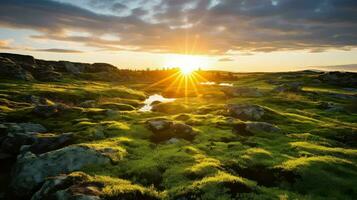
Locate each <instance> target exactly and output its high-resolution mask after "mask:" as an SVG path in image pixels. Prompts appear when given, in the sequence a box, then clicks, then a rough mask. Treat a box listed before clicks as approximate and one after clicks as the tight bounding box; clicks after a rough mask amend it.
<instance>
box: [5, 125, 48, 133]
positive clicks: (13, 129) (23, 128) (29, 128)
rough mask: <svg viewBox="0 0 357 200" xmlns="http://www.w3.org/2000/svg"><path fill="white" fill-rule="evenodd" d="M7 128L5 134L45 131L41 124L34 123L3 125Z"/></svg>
mask: <svg viewBox="0 0 357 200" xmlns="http://www.w3.org/2000/svg"><path fill="white" fill-rule="evenodd" d="M2 125H4V126H6V127H7V129H6V130H7V133H8V134H13V133H44V132H46V131H47V129H46V128H45V127H43V126H42V125H41V124H34V123H4V124H2Z"/></svg>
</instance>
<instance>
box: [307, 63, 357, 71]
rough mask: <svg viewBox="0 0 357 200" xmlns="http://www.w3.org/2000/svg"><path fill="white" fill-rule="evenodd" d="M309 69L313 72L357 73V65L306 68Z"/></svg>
mask: <svg viewBox="0 0 357 200" xmlns="http://www.w3.org/2000/svg"><path fill="white" fill-rule="evenodd" d="M308 68H309V69H314V70H324V71H349V72H357V64H349V65H329V66H313V67H308Z"/></svg>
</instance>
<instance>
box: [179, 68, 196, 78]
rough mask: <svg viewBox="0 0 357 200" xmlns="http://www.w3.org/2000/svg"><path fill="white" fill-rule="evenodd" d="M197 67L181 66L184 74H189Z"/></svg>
mask: <svg viewBox="0 0 357 200" xmlns="http://www.w3.org/2000/svg"><path fill="white" fill-rule="evenodd" d="M194 71H195V69H194V68H193V67H188V66H180V72H181V74H182V75H185V76H188V75H190V74H192V72H194Z"/></svg>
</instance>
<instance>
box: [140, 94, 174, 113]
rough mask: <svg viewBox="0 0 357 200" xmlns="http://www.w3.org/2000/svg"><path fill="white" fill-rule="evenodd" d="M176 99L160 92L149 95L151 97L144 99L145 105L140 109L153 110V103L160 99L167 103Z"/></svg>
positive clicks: (144, 110)
mask: <svg viewBox="0 0 357 200" xmlns="http://www.w3.org/2000/svg"><path fill="white" fill-rule="evenodd" d="M175 100H176V99H174V98H165V97H163V96H161V95H159V94H154V95H151V96H149V98H147V99H146V100H145V101H144V104H145V105H144V106H143V107H142V108H140V109H139V111H141V112H149V111H151V109H152V105H151V104H152V103H153V102H155V101H160V102H163V103H166V102H173V101H175Z"/></svg>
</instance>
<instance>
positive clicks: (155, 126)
mask: <svg viewBox="0 0 357 200" xmlns="http://www.w3.org/2000/svg"><path fill="white" fill-rule="evenodd" d="M146 123H147V124H148V127H149V129H150V130H152V131H153V132H157V131H163V130H167V129H169V128H170V127H171V126H172V124H173V122H172V121H169V120H167V119H152V120H148V121H147V122H146Z"/></svg>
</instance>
